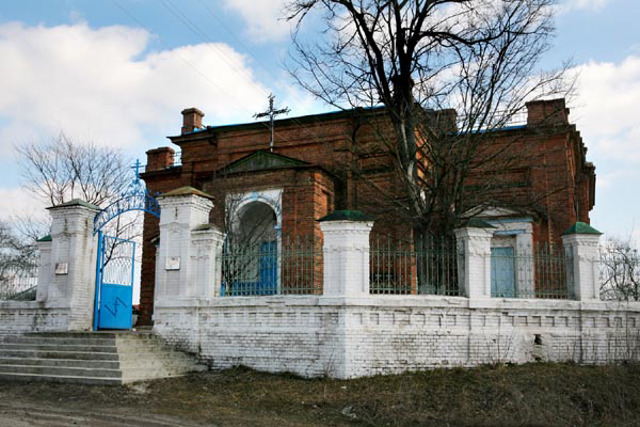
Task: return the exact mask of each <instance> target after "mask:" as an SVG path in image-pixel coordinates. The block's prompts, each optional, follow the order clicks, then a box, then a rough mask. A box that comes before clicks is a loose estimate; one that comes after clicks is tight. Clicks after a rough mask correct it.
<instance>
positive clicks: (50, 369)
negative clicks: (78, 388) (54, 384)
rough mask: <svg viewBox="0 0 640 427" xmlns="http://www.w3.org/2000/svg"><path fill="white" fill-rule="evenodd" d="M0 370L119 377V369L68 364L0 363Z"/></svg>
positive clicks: (50, 374)
mask: <svg viewBox="0 0 640 427" xmlns="http://www.w3.org/2000/svg"><path fill="white" fill-rule="evenodd" d="M0 372H11V373H13V374H34V375H45V376H54V377H57V376H65V377H96V378H121V377H122V372H121V371H120V370H119V369H95V368H80V367H68V366H35V365H0Z"/></svg>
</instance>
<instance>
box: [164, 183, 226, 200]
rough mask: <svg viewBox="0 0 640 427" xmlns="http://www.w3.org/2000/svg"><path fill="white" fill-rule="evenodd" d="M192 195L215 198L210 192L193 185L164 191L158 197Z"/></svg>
mask: <svg viewBox="0 0 640 427" xmlns="http://www.w3.org/2000/svg"><path fill="white" fill-rule="evenodd" d="M191 195H196V196H200V197H204V198H206V199H212V200H213V196H212V195H210V194H207V193H205V192H204V191H201V190H198V189H197V188H193V187H189V186H187V187H180V188H176V189H175V190H171V191H169V192H167V193H164V194H162V195H160V196H158V197H173V196H191Z"/></svg>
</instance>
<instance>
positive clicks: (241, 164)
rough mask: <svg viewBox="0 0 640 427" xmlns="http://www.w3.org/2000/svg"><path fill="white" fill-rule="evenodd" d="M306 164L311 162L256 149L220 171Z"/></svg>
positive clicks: (267, 168)
mask: <svg viewBox="0 0 640 427" xmlns="http://www.w3.org/2000/svg"><path fill="white" fill-rule="evenodd" d="M306 165H309V163H307V162H304V161H302V160H298V159H294V158H292V157H287V156H283V155H280V154H275V153H269V152H267V151H256V152H254V153H251V154H249V155H248V156H245V157H243V158H241V159H238V160H236V161H234V162H232V163H229V164H228V165H227V166H225V167H224V168H222V169H221V170H220V171H219V173H222V174H231V173H241V172H258V171H265V170H273V169H288V168H293V167H299V166H306Z"/></svg>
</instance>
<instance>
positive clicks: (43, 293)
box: [36, 235, 53, 303]
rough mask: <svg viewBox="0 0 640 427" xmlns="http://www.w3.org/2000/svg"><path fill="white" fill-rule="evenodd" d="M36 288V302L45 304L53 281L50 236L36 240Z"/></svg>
mask: <svg viewBox="0 0 640 427" xmlns="http://www.w3.org/2000/svg"><path fill="white" fill-rule="evenodd" d="M36 245H37V246H38V253H39V254H40V255H39V258H38V286H37V288H36V301H38V302H42V303H43V302H45V301H46V300H47V296H48V294H49V286H50V285H51V280H52V279H53V266H52V265H51V246H52V241H51V235H48V236H45V237H43V238H41V239H38V241H37V242H36Z"/></svg>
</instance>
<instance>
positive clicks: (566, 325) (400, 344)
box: [154, 296, 640, 378]
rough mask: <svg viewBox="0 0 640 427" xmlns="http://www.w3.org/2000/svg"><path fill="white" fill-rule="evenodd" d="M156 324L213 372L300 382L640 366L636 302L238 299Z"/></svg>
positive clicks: (163, 314)
mask: <svg viewBox="0 0 640 427" xmlns="http://www.w3.org/2000/svg"><path fill="white" fill-rule="evenodd" d="M622 309H623V310H622ZM154 319H155V327H154V330H155V331H156V332H157V333H159V334H160V335H162V336H163V337H165V338H166V339H167V340H168V341H169V342H171V343H173V344H176V345H178V346H179V347H182V348H184V349H186V350H189V351H192V352H195V353H199V354H200V355H201V357H203V358H204V359H206V360H207V361H208V362H209V363H210V364H211V366H213V367H215V368H226V367H230V366H236V365H245V366H249V367H252V368H255V369H259V370H265V371H269V372H285V371H290V372H295V373H297V374H299V375H303V376H307V377H315V376H323V375H328V376H332V377H337V378H351V377H357V376H368V375H374V374H380V373H397V372H403V371H407V370H417V369H425V368H432V367H443V366H476V365H481V364H487V363H502V362H512V363H525V362H535V361H575V362H578V363H610V362H615V361H620V360H640V303H634V304H628V305H625V306H624V307H620V306H619V305H617V304H611V303H605V302H593V303H589V304H586V303H581V302H578V301H548V300H535V301H534V300H501V299H495V300H484V301H482V302H481V303H476V304H473V305H472V306H470V304H469V300H468V299H466V298H457V297H451V298H442V297H427V296H425V297H422V296H420V297H418V296H413V297H393V296H372V297H367V298H358V299H344V298H328V297H311V296H310V297H290V296H289V297H267V298H264V297H263V298H259V297H258V298H252V297H237V298H222V299H220V300H218V301H215V302H211V303H209V304H206V305H203V306H201V307H193V306H191V307H182V306H180V304H179V303H176V304H175V305H174V306H172V307H168V306H165V307H156V312H155V315H154Z"/></svg>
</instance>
